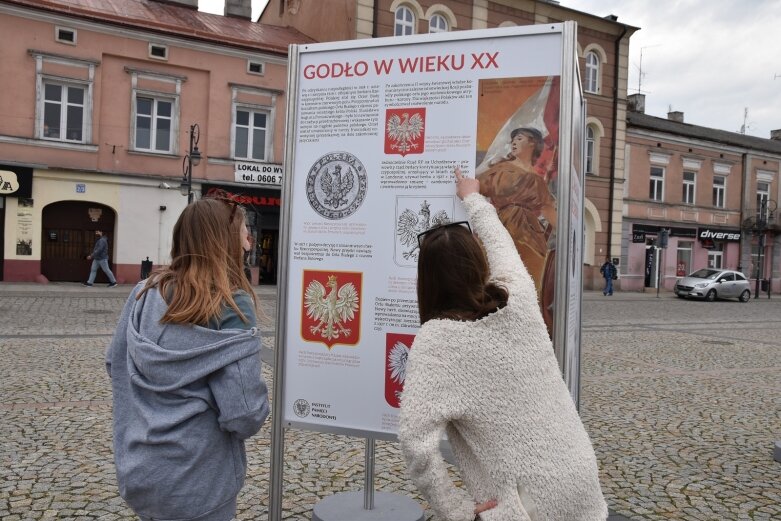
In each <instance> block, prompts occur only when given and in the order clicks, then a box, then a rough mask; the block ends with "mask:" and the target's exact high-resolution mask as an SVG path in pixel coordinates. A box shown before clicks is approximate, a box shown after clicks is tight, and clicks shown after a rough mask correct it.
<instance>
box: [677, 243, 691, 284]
mask: <svg viewBox="0 0 781 521" xmlns="http://www.w3.org/2000/svg"><path fill="white" fill-rule="evenodd" d="M693 246H694V243H693V242H692V241H678V256H677V259H676V266H675V275H676V277H685V276H686V275H688V273H689V272H690V271H691V267H692V247H693Z"/></svg>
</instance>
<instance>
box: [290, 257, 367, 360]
mask: <svg viewBox="0 0 781 521" xmlns="http://www.w3.org/2000/svg"><path fill="white" fill-rule="evenodd" d="M362 279H363V274H362V273H360V272H351V271H315V270H304V283H303V294H302V295H301V297H302V298H301V337H302V338H303V339H304V340H306V341H308V342H322V343H323V344H325V345H326V346H327V347H328V349H331V348H332V347H333V346H334V345H336V344H344V345H349V346H354V345H356V344H357V343H358V339H359V338H360V333H361V301H362V297H363V295H362V294H361V290H362V287H361V282H362Z"/></svg>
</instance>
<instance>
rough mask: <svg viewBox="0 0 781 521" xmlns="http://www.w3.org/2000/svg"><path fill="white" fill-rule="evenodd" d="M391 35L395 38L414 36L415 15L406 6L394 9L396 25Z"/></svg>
mask: <svg viewBox="0 0 781 521" xmlns="http://www.w3.org/2000/svg"><path fill="white" fill-rule="evenodd" d="M394 27H395V28H394V32H393V34H394V35H395V36H404V35H407V34H415V15H414V14H412V9H410V8H409V7H406V6H403V5H402V6H400V7H399V8H398V9H396V24H395V26H394Z"/></svg>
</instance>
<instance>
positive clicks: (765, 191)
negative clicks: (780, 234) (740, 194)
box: [757, 182, 770, 220]
mask: <svg viewBox="0 0 781 521" xmlns="http://www.w3.org/2000/svg"><path fill="white" fill-rule="evenodd" d="M768 199H770V183H762V182H759V183H757V220H764V219H766V218H767V201H768ZM763 207H764V209H765V211H764V212H763V211H762V208H763Z"/></svg>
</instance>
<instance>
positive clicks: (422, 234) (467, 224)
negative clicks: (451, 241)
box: [418, 221, 472, 247]
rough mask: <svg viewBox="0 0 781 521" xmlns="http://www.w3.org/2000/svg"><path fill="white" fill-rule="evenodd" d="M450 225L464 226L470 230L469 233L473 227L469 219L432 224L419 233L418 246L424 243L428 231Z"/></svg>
mask: <svg viewBox="0 0 781 521" xmlns="http://www.w3.org/2000/svg"><path fill="white" fill-rule="evenodd" d="M450 226H464V227H466V229H467V230H469V233H472V227H471V226H469V221H457V222H454V223H445V224H439V225H437V226H432V227H431V228H429V229H428V230H426V231H425V232H421V233H419V234H418V247H420V245H421V244H423V239H424V238H425V237H426V234H427V233H431V232H433V231H434V230H441V229H442V228H449V227H450Z"/></svg>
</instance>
